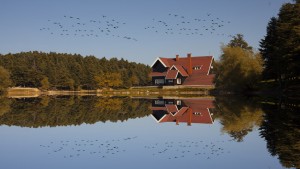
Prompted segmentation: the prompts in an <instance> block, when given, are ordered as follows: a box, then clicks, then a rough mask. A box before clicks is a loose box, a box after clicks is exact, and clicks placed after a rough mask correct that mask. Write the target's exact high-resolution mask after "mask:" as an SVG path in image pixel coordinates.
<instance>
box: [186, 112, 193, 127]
mask: <svg viewBox="0 0 300 169" xmlns="http://www.w3.org/2000/svg"><path fill="white" fill-rule="evenodd" d="M187 113H188V115H189V117H188V121H187V125H188V126H191V125H192V118H193V117H192V114H193V110H192V108H189V109H188V112H187Z"/></svg>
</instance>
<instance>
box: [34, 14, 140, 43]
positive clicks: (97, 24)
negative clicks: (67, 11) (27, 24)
mask: <svg viewBox="0 0 300 169" xmlns="http://www.w3.org/2000/svg"><path fill="white" fill-rule="evenodd" d="M124 25H126V23H125V22H121V21H118V20H116V19H113V18H109V17H108V16H106V15H102V16H101V17H100V19H90V20H84V19H81V18H79V17H74V16H67V15H64V16H63V20H62V21H54V20H50V19H49V20H48V25H47V26H46V27H43V28H40V31H45V32H48V33H50V34H51V35H60V36H65V37H71V36H74V37H95V38H98V37H101V36H108V37H115V38H123V39H126V40H133V41H137V39H136V38H134V37H132V36H128V35H122V34H118V30H119V29H120V28H121V27H122V26H124Z"/></svg>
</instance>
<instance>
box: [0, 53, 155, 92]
mask: <svg viewBox="0 0 300 169" xmlns="http://www.w3.org/2000/svg"><path fill="white" fill-rule="evenodd" d="M149 72H150V67H149V66H147V65H144V64H141V63H135V62H129V61H127V60H124V59H117V58H111V59H106V58H105V57H104V58H101V59H99V58H96V57H95V56H86V57H83V56H81V55H79V54H66V53H55V52H50V53H44V52H37V51H33V52H21V53H16V54H11V53H9V54H6V55H1V54H0V81H1V82H0V90H1V89H3V88H6V87H8V86H21V87H37V88H40V89H43V90H48V89H58V90H62V89H63V90H80V89H97V88H104V87H112V88H128V87H131V86H133V85H147V84H148V82H149V79H148V74H149Z"/></svg>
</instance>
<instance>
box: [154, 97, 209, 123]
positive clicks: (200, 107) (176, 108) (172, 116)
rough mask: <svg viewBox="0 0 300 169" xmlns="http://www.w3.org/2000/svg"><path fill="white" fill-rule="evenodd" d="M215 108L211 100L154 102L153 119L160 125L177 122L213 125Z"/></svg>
mask: <svg viewBox="0 0 300 169" xmlns="http://www.w3.org/2000/svg"><path fill="white" fill-rule="evenodd" d="M212 108H214V105H213V100H211V99H183V100H154V103H153V104H152V107H151V110H152V112H153V113H152V117H154V119H155V120H156V121H157V122H158V123H164V122H176V124H177V125H178V124H179V123H187V124H188V125H191V124H192V123H202V124H212V123H213V119H212V113H211V112H210V109H212Z"/></svg>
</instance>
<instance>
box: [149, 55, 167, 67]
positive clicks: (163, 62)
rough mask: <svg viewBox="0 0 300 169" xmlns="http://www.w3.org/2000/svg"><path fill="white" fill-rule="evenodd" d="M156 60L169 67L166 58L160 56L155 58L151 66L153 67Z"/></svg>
mask: <svg viewBox="0 0 300 169" xmlns="http://www.w3.org/2000/svg"><path fill="white" fill-rule="evenodd" d="M157 61H159V62H160V63H161V64H162V65H163V66H164V67H170V66H169V64H168V62H167V61H166V58H160V57H158V58H156V59H155V61H154V62H153V63H152V65H151V67H153V66H154V65H155V63H156V62H157Z"/></svg>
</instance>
